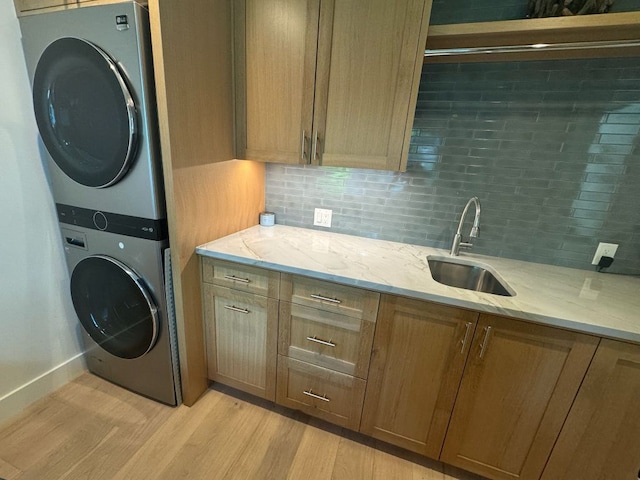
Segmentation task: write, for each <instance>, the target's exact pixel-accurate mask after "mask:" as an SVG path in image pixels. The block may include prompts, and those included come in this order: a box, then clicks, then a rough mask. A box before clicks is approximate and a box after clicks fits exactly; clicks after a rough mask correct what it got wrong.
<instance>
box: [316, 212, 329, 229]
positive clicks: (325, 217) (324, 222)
mask: <svg viewBox="0 0 640 480" xmlns="http://www.w3.org/2000/svg"><path fill="white" fill-rule="evenodd" d="M332 213H333V211H332V210H329V209H327V208H316V209H314V211H313V224H314V225H315V226H317V227H327V228H329V227H331V215H332Z"/></svg>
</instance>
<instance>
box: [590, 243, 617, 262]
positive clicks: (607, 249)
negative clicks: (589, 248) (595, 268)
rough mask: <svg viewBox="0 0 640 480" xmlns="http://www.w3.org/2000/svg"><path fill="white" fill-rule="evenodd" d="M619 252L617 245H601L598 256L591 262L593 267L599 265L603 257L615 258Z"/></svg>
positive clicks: (599, 245) (597, 252) (597, 251)
mask: <svg viewBox="0 0 640 480" xmlns="http://www.w3.org/2000/svg"><path fill="white" fill-rule="evenodd" d="M617 250H618V244H617V243H602V242H601V243H599V244H598V248H597V250H596V254H595V255H594V256H593V260H592V261H591V265H597V264H598V262H599V261H600V258H601V257H611V258H613V257H614V256H615V254H616V251H617Z"/></svg>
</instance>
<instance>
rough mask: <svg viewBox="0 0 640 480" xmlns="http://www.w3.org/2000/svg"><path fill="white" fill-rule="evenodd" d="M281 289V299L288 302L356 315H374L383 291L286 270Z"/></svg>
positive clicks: (369, 316) (356, 316) (372, 316)
mask: <svg viewBox="0 0 640 480" xmlns="http://www.w3.org/2000/svg"><path fill="white" fill-rule="evenodd" d="M280 289H281V292H280V298H281V299H282V300H284V301H286V302H291V303H295V304H297V305H306V306H307V307H313V308H318V309H320V310H326V311H327V312H334V313H340V314H341V315H347V316H349V317H354V318H375V316H376V314H377V311H378V301H379V300H380V294H378V293H375V292H370V291H369V290H364V289H361V288H355V287H347V286H345V285H338V284H336V283H332V282H325V281H322V280H316V279H314V278H307V277H299V276H297V275H290V274H286V273H283V274H282V283H281V286H280Z"/></svg>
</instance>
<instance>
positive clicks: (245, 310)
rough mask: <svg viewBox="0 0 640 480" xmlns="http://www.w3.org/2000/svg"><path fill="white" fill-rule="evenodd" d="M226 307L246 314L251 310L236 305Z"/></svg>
mask: <svg viewBox="0 0 640 480" xmlns="http://www.w3.org/2000/svg"><path fill="white" fill-rule="evenodd" d="M224 308H226V309H227V310H232V311H234V312H239V313H244V314H245V315H246V314H248V313H249V310H247V309H246V308H239V307H236V306H235V305H225V306H224Z"/></svg>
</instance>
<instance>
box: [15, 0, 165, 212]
mask: <svg viewBox="0 0 640 480" xmlns="http://www.w3.org/2000/svg"><path fill="white" fill-rule="evenodd" d="M88 5H89V6H83V7H80V8H71V9H68V10H61V11H54V12H48V13H39V14H34V15H27V16H23V17H21V18H20V28H21V30H22V36H23V47H24V53H25V59H26V62H27V69H28V72H29V76H30V79H31V83H32V91H33V104H34V112H35V117H36V121H37V124H38V130H39V131H40V137H41V139H42V142H43V144H44V147H45V149H44V150H45V151H46V152H45V156H46V158H47V162H46V163H47V164H48V170H49V177H50V180H51V186H52V191H53V197H54V200H55V202H56V203H57V204H61V205H69V206H74V207H81V208H86V209H92V210H99V211H102V212H105V213H112V214H119V215H127V216H134V217H139V218H150V219H159V218H165V217H166V212H165V206H164V193H163V187H162V185H163V183H162V172H161V162H160V156H159V147H158V134H157V120H156V113H155V112H156V105H155V97H154V90H153V73H152V58H151V49H150V32H149V18H148V17H149V15H148V11H147V10H146V8H145V7H143V6H141V5H139V4H138V3H136V2H131V1H128V2H123V3H114V4H103V5H94V6H91V4H88Z"/></svg>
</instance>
